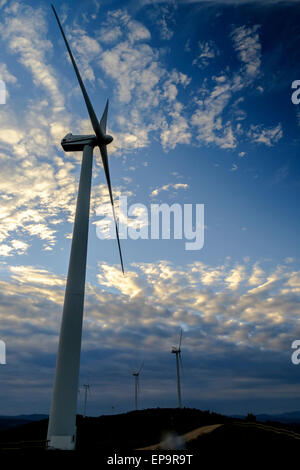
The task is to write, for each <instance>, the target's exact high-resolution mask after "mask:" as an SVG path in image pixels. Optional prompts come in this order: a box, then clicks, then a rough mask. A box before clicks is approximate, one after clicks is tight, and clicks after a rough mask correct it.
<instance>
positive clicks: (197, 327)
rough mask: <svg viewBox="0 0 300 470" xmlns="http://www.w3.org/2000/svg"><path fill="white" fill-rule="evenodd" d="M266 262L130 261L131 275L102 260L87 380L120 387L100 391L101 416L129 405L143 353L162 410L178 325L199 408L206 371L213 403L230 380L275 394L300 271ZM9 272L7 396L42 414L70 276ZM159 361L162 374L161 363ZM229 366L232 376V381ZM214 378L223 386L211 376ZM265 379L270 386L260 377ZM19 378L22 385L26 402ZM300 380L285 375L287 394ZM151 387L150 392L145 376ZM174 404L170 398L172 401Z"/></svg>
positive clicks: (89, 317) (88, 340)
mask: <svg viewBox="0 0 300 470" xmlns="http://www.w3.org/2000/svg"><path fill="white" fill-rule="evenodd" d="M103 243H104V242H103ZM258 267H260V265H259V264H257V263H254V264H253V263H250V262H249V261H248V262H247V263H245V264H239V265H231V264H230V263H229V262H228V261H227V262H226V263H224V264H222V265H219V266H213V265H208V264H205V263H200V262H194V263H191V264H189V265H186V266H174V265H173V264H172V263H169V262H166V261H164V260H161V261H159V262H156V263H136V264H135V265H132V266H128V268H127V270H126V274H125V276H123V275H122V273H121V271H120V269H119V267H116V266H112V265H108V264H107V263H103V264H102V263H101V264H99V265H98V282H99V284H98V286H96V285H90V284H89V283H87V285H86V299H85V316H84V327H83V347H82V360H81V373H82V374H83V375H82V377H83V376H86V374H92V376H93V384H94V387H95V389H98V387H99V390H102V389H104V388H105V387H107V388H108V389H109V390H115V388H116V391H114V392H112V393H113V398H112V396H110V397H106V395H105V394H104V397H103V394H101V405H100V404H99V402H98V400H96V403H95V408H94V413H96V414H98V415H99V413H100V411H99V406H101V407H102V406H104V407H105V409H108V408H107V407H109V403H110V407H111V400H119V401H118V403H122V406H124V407H125V409H126V408H128V403H127V401H126V400H127V399H128V398H127V397H128V394H127V392H126V390H127V388H128V386H129V385H128V384H127V382H126V380H127V378H126V377H129V376H128V364H130V365H132V367H135V366H136V364H135V363H136V361H140V359H141V360H142V359H143V357H147V361H146V364H145V370H146V369H147V372H148V374H147V375H149V379H150V378H151V380H150V381H151V382H152V383H153V381H154V383H156V387H157V391H156V393H155V394H154V395H153V394H152V391H151V390H152V389H151V387H150V388H149V401H147V406H163V404H164V392H163V391H164V390H166V389H167V390H169V387H170V390H172V384H173V380H174V374H173V370H174V369H173V367H172V366H171V364H173V362H172V363H169V361H171V359H170V358H171V355H170V354H169V351H170V350H171V346H172V344H175V343H174V342H176V341H177V339H178V332H179V328H180V326H182V327H183V329H184V332H183V354H184V356H185V367H186V369H188V370H189V375H191V376H192V377H193V380H191V381H190V382H189V383H188V384H187V383H186V382H185V390H186V394H185V400H186V401H187V402H190V403H191V404H194V405H196V406H201V405H200V404H198V402H197V400H196V401H195V398H193V397H194V395H195V394H197V393H199V390H198V388H199V381H200V382H201V381H202V382H203V377H205V382H206V388H205V393H207V394H208V396H209V400H210V403H211V406H214V404H215V403H217V402H215V400H221V399H222V400H225V402H226V397H224V387H223V386H221V387H220V384H227V385H226V387H225V389H226V393H228V396H231V397H232V396H233V395H234V396H235V397H236V399H239V400H241V399H242V397H244V400H248V401H247V403H248V402H249V397H250V395H251V393H252V394H253V390H255V391H256V393H257V394H258V395H261V394H263V393H266V396H270V395H272V394H273V391H274V384H275V383H276V384H277V385H276V386H278V381H277V380H278V379H277V372H276V371H278V360H282V363H283V364H284V363H285V361H288V360H289V357H288V355H289V345H290V344H291V342H292V341H293V340H294V339H295V338H297V337H299V335H300V326H299V322H298V321H297V318H298V302H299V298H298V297H299V294H300V275H299V272H298V271H295V270H291V269H290V268H289V267H288V266H284V265H282V266H274V267H270V266H269V267H267V266H264V269H263V271H264V274H262V273H261V272H258ZM8 273H10V274H11V276H10V278H8V277H7V279H6V280H5V281H0V292H1V294H0V321H1V336H2V337H1V339H2V338H3V339H4V340H5V341H6V343H7V345H8V346H9V347H8V351H9V357H8V364H7V366H6V368H5V369H3V371H2V387H1V394H3V393H5V394H6V396H7V397H9V398H7V401H6V402H5V406H6V410H9V409H10V406H13V407H14V409H15V410H16V409H18V407H19V406H20V407H21V408H20V410H22V409H23V410H24V408H22V406H23V407H24V405H26V407H27V409H28V408H29V409H30V410H31V406H32V410H33V411H34V410H36V408H35V407H36V402H37V400H38V403H39V406H40V409H43V410H44V411H47V409H48V406H49V401H50V395H51V387H52V376H53V371H54V367H55V357H56V352H57V344H58V332H59V325H60V320H61V309H62V303H63V295H64V286H65V278H64V277H62V276H59V275H57V274H54V273H52V272H50V271H48V270H47V269H45V268H43V267H34V266H24V265H18V266H13V265H12V266H10V267H9V271H8ZM261 282H262V284H260V283H261ZM256 283H258V284H256ZM249 286H250V287H251V288H250V289H249ZM262 351H263V352H262ZM262 354H263V356H262ZM282 356H284V358H282ZM262 357H263V358H264V361H262V360H261V358H262ZM199 358H201V367H200V368H199V360H200V359H199ZM220 358H222V360H220ZM280 358H282V359H280ZM158 361H159V363H160V365H161V367H160V369H159V370H160V371H161V374H160V373H159V372H158V370H157V368H156V367H155V364H157V363H158ZM18 364H20V365H21V367H19V368H18ZM124 364H126V365H125V367H124ZM225 365H226V367H225ZM273 366H274V367H273ZM224 367H225V369H226V371H227V373H228V372H230V381H231V383H230V384H229V383H227V382H226V373H225V375H224V370H225V369H224ZM97 371H99V374H98V372H97ZM112 371H113V373H112ZM116 371H118V373H117V374H116ZM266 374H267V375H266ZM216 375H217V376H218V382H217V385H218V387H217V388H218V390H217V389H214V385H213V383H214V382H213V383H212V382H211V379H212V378H213V377H215V376H216ZM266 376H267V377H268V386H269V387H270V389H269V391H268V392H266V391H265V385H266V384H265V382H263V384H262V382H261V379H260V378H263V380H266ZM116 377H117V379H116ZM18 380H19V381H21V382H22V397H20V401H19V398H18V392H17V390H18V387H16V383H17V381H18ZM185 380H186V379H185ZM243 380H244V381H245V382H244V384H243ZM293 380H294V379H293V375H292V374H288V375H286V376H285V377H282V375H281V376H280V383H282V386H283V388H284V389H285V390H287V387H288V386H289V384H292V383H293ZM232 381H233V382H232ZM32 383H34V384H35V386H34V390H32ZM242 384H243V385H242ZM144 386H145V388H146V389H148V384H147V382H146V383H145V384H144ZM124 388H125V389H126V390H125V392H124V396H123V389H124ZM220 389H221V390H222V394H221V395H220V393H219V390H220ZM276 389H277V388H276ZM42 391H43V393H42V395H41V392H42ZM226 393H225V395H226ZM290 393H291V396H293V392H292V391H291V392H290ZM169 394H170V392H168V395H169ZM32 395H33V396H34V397H35V403H32V402H31V400H32ZM21 398H22V399H21ZM175 398H176V396H174V399H175ZM10 400H11V403H10ZM102 400H104V403H103V402H102ZM169 402H170V397H168V400H167V401H166V403H165V406H167V404H168V403H169ZM31 403H32V404H31ZM126 403H127V404H126ZM120 406H121V405H120ZM102 409H103V408H101V410H102Z"/></svg>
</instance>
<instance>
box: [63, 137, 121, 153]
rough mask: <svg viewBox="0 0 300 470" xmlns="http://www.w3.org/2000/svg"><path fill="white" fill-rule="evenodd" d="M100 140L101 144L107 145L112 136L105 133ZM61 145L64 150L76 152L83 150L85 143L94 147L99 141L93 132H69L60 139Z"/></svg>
mask: <svg viewBox="0 0 300 470" xmlns="http://www.w3.org/2000/svg"><path fill="white" fill-rule="evenodd" d="M101 140H102V142H101V144H102V145H108V144H110V143H111V142H112V141H113V137H112V136H111V135H108V134H105V135H104V138H103V139H101ZM61 145H62V147H63V149H64V151H65V152H78V151H79V150H83V149H84V146H85V145H92V146H93V147H96V145H99V142H98V139H97V137H96V136H95V135H94V134H88V135H73V134H72V133H69V134H67V135H65V137H64V138H63V139H62V141H61Z"/></svg>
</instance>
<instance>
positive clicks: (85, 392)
mask: <svg viewBox="0 0 300 470" xmlns="http://www.w3.org/2000/svg"><path fill="white" fill-rule="evenodd" d="M83 387H84V407H83V417H84V418H85V417H86V405H87V396H88V392H90V393H91V389H90V384H83Z"/></svg>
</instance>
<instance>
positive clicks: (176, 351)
mask: <svg viewBox="0 0 300 470" xmlns="http://www.w3.org/2000/svg"><path fill="white" fill-rule="evenodd" d="M181 340H182V329H181V330H180V337H179V346H178V348H176V347H175V346H173V347H172V351H171V352H172V354H175V356H176V370H177V395H178V408H182V401H181V384H180V368H181V369H182V361H181Z"/></svg>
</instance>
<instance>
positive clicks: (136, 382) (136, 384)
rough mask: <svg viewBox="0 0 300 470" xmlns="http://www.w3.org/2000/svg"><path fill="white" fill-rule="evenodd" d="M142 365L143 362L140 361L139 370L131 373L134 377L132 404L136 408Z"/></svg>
mask: <svg viewBox="0 0 300 470" xmlns="http://www.w3.org/2000/svg"><path fill="white" fill-rule="evenodd" d="M143 365H144V362H142V364H141V367H140V368H139V370H137V371H136V372H133V374H132V375H133V377H134V404H135V409H136V410H137V409H138V393H139V390H140V377H139V376H140V373H141V371H142V368H143Z"/></svg>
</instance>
